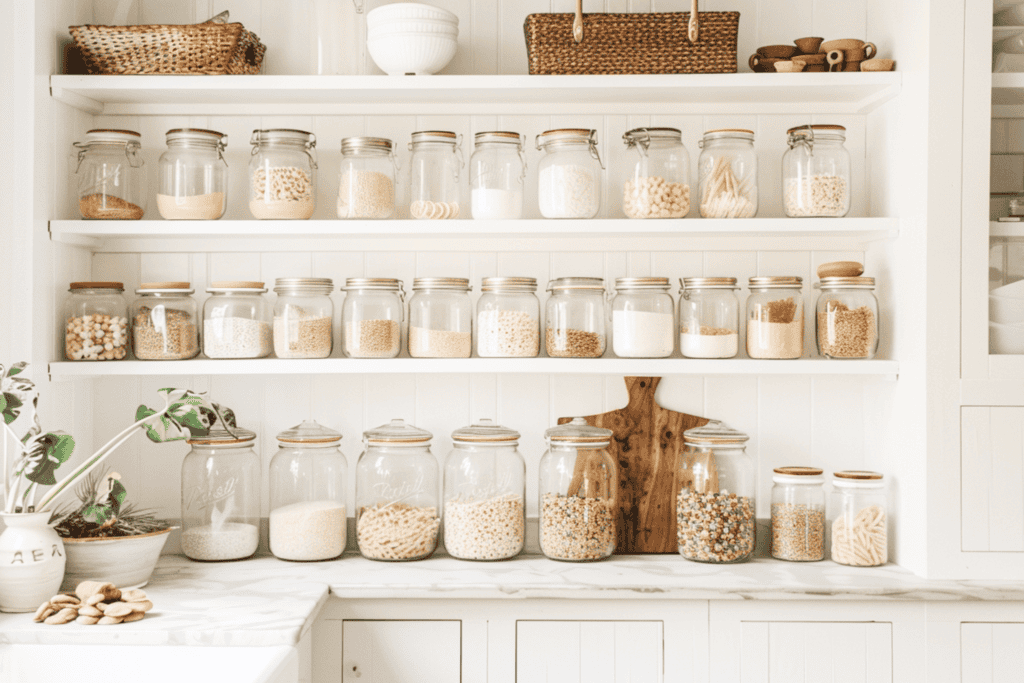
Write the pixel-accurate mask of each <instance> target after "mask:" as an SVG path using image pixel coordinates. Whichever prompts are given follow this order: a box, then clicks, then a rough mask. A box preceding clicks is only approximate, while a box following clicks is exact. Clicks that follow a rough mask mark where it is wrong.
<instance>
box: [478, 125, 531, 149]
mask: <svg viewBox="0 0 1024 683" xmlns="http://www.w3.org/2000/svg"><path fill="white" fill-rule="evenodd" d="M473 141H474V144H476V145H485V144H489V143H492V142H497V143H500V144H503V145H515V146H516V147H518V148H519V149H522V148H523V136H521V135H520V134H519V133H513V132H511V131H507V130H489V131H483V132H481V133H477V134H476V135H474V136H473Z"/></svg>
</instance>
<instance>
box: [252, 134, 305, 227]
mask: <svg viewBox="0 0 1024 683" xmlns="http://www.w3.org/2000/svg"><path fill="white" fill-rule="evenodd" d="M250 143H251V144H252V159H251V160H250V161H249V212H250V213H252V215H253V217H254V218H259V219H278V220H289V219H299V220H301V219H307V218H309V217H310V216H312V215H313V211H314V210H315V209H316V170H317V165H316V155H315V153H316V136H315V135H313V134H312V133H309V132H306V131H304V130H291V129H286V128H273V129H268V130H254V131H253V132H252V139H251V140H250Z"/></svg>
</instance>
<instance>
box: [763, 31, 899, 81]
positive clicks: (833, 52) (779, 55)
mask: <svg viewBox="0 0 1024 683" xmlns="http://www.w3.org/2000/svg"><path fill="white" fill-rule="evenodd" d="M877 53H878V48H876V47H875V45H874V43H868V42H865V41H863V40H857V39H856V38H843V39H840V40H830V41H827V42H826V41H825V39H824V38H814V37H811V38H798V39H797V40H794V41H793V45H765V46H764V47H759V48H758V49H757V52H755V53H754V54H752V55H750V60H749V61H748V64H749V65H750V68H751V69H753V70H754V71H755V72H758V73H764V72H781V73H793V72H799V71H807V72H824V71H892V70H893V67H895V65H896V63H895V62H894V61H893V60H891V59H874V57H875V55H876V54H877Z"/></svg>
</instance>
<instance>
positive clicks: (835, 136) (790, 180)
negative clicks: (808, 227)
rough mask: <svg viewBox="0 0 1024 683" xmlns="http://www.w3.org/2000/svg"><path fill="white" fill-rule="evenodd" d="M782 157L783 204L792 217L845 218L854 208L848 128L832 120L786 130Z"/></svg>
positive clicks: (788, 214)
mask: <svg viewBox="0 0 1024 683" xmlns="http://www.w3.org/2000/svg"><path fill="white" fill-rule="evenodd" d="M786 134H787V135H788V136H789V149H788V150H787V151H786V153H785V155H783V157H782V204H783V207H784V208H785V210H786V215H787V216H790V217H792V218H801V217H831V218H841V217H843V216H845V215H846V214H847V213H849V211H850V153H849V152H847V151H846V147H844V146H843V143H844V142H845V141H846V128H844V127H843V126H836V125H830V124H815V125H807V126H797V127H796V128H790V129H789V130H788V131H786Z"/></svg>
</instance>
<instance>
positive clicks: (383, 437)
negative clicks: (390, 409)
mask: <svg viewBox="0 0 1024 683" xmlns="http://www.w3.org/2000/svg"><path fill="white" fill-rule="evenodd" d="M433 438H434V435H433V434H431V433H430V432H428V431H427V430H425V429H420V428H419V427H414V426H412V425H411V424H407V423H406V421H405V420H392V421H391V422H389V423H388V424H386V425H381V426H379V427H375V428H374V429H368V430H366V431H365V432H363V440H364V441H366V442H367V443H373V444H392V445H399V446H400V445H403V444H423V443H430V440H431V439H433Z"/></svg>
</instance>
